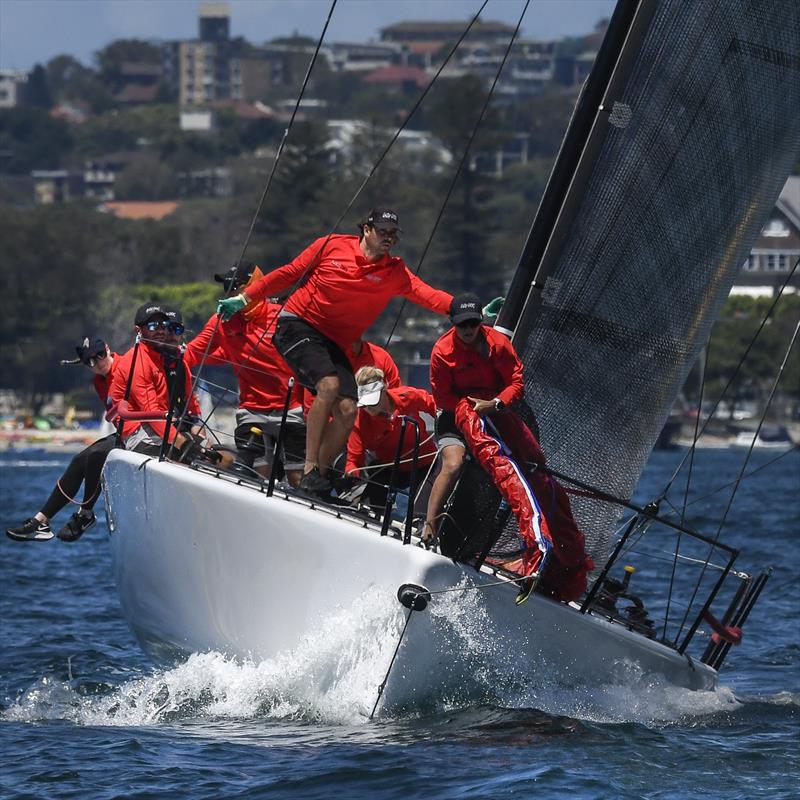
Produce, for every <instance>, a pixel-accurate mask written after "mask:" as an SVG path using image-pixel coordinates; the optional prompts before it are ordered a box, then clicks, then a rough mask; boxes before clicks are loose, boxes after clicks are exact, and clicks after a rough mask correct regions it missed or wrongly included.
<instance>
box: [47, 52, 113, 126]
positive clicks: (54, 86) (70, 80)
mask: <svg viewBox="0 0 800 800" xmlns="http://www.w3.org/2000/svg"><path fill="white" fill-rule="evenodd" d="M47 81H48V84H49V86H50V91H51V92H52V94H53V97H54V99H55V100H56V101H58V102H68V101H75V100H79V101H82V102H85V103H88V104H89V106H90V107H91V109H92V111H94V112H96V113H97V112H101V111H104V110H106V109H108V108H110V107H111V104H112V101H111V94H110V93H109V92H108V90H107V89H106V88H105V87H104V86H103V84H102V83H101V82H100V79H99V78H98V76H97V73H96V72H95V71H94V70H92V69H89V67H85V66H84V65H83V64H81V62H80V61H78V60H77V59H75V58H73V57H72V56H68V55H59V56H56V57H55V58H51V59H50V61H48V62H47Z"/></svg>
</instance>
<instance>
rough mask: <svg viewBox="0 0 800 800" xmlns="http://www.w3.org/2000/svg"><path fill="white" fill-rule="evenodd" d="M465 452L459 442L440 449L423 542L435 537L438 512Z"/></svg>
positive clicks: (450, 488) (456, 474) (446, 496)
mask: <svg viewBox="0 0 800 800" xmlns="http://www.w3.org/2000/svg"><path fill="white" fill-rule="evenodd" d="M465 453H466V451H465V449H464V448H463V447H462V446H461V445H459V444H449V445H447V447H445V448H444V449H443V450H442V454H441V458H442V468H441V470H440V471H439V474H438V475H437V476H436V480H434V482H433V486H432V487H431V496H430V498H429V499H428V511H427V513H426V515H425V528H424V530H423V532H422V539H423V541H425V542H429V541H433V540H434V539H435V538H436V529H437V528H438V523H439V519H438V518H439V514H440V513H441V511H442V508H443V506H444V503H445V500H447V498H448V497H449V496H450V492H452V491H453V487H454V486H455V485H456V479H457V478H458V473H459V472H460V471H461V465H462V464H463V463H464V455H465Z"/></svg>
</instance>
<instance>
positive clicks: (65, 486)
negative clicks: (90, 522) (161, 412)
mask: <svg viewBox="0 0 800 800" xmlns="http://www.w3.org/2000/svg"><path fill="white" fill-rule="evenodd" d="M116 438H117V435H116V434H115V433H112V434H111V435H110V436H105V437H104V438H102V439H98V440H97V441H96V442H93V443H92V444H90V445H89V446H88V447H87V448H86V449H85V450H81V452H80V453H78V454H77V455H76V456H75V457H74V458H73V459H72V461H70V462H69V466H68V467H67V469H66V470H65V471H64V474H63V475H62V476H61V477H60V478H59V479H58V483H57V484H56V486H55V488H54V489H53V491H52V492H51V494H50V497H48V498H47V502H46V503H45V504H44V505H43V506H42V514H44V515H45V516H46V517H47V519H52V518H53V517H54V516H55V515H56V514H57V513H58V512H59V511H61V509H62V508H64V506H65V505H66V504H67V503H68V502H69V499H70V498H71V499H73V500H77V499H78V490H79V489H80V488H81V482H83V484H84V487H83V502H82V503H81V507H82V508H87V509H88V508H91V507H92V506H93V505H94V504H95V502H96V501H97V498H98V497H99V496H100V473H101V472H102V470H103V464H105V463H106V457H107V456H108V454H109V453H110V452H111V451H112V450H113V449H114V441H115V439H116ZM59 487H60V488H59ZM76 511H77V509H76Z"/></svg>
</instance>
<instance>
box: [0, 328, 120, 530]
mask: <svg viewBox="0 0 800 800" xmlns="http://www.w3.org/2000/svg"><path fill="white" fill-rule="evenodd" d="M75 349H76V351H77V353H78V357H77V358H76V359H74V360H72V361H62V362H61V363H62V364H83V365H84V366H86V367H88V368H89V369H90V370H91V371H92V372H93V373H94V378H93V379H92V384H93V385H94V390H95V391H96V392H97V396H98V397H99V398H100V400H101V402H102V403H103V405H104V406H105V405H106V400H107V398H108V392H109V388H110V385H111V375H112V372H113V371H116V369H117V368H118V366H119V357H118V356H117V355H116V353H112V352H111V350H110V349H109V347H108V345H107V344H106V343H105V342H104V341H103V340H102V339H92V338H90V337H88V336H87V337H86V338H85V339H84V340H83V343H82V344H80V345H78V346H77V347H76V348H75ZM115 439H116V434H111V435H110V436H104V437H103V438H102V439H98V440H97V441H96V442H93V443H92V444H90V445H89V446H88V447H87V448H86V449H84V450H81V452H80V453H78V454H77V455H76V456H75V457H74V458H73V459H72V461H70V463H69V466H68V467H67V469H66V470H65V472H64V474H63V475H62V476H61V477H60V478H59V479H58V480H57V481H56V485H55V487H54V488H53V491H52V492H51V493H50V497H48V498H47V501H46V502H45V504H44V505H43V506H42V508H41V511H37V512H36V514H34V516H32V517H31V518H30V519H28V520H26V521H25V522H23V523H22V524H21V525H19V526H18V527H16V528H9V529H8V530H7V531H6V535H7V536H8V537H9V538H10V539H15V540H17V541H36V542H44V541H48V540H49V539H52V538H53V532H52V530H50V520H51V519H52V518H53V517H54V516H55V515H56V514H57V513H58V512H59V511H61V509H62V508H64V506H65V505H67V503H75V505H77V506H79V509H78V511H76V512H75V513H74V514H73V515H72V516H71V517H70V518H69V520H68V521H67V523H66V525H64V526H63V527H62V528H61V530H60V531H59V532H58V538H59V539H61V540H62V541H65V542H74V541H76V540H77V539H79V538H80V537H81V536H82V535H83V533H84V531H86V530H88V529H89V528H91V526H92V525H94V523H95V521H96V520H95V515H94V511H93V510H92V509H93V508H94V504H95V503H96V502H97V498H98V497H99V496H100V473H101V472H102V470H103V464H105V462H106V457H107V456H108V454H109V453H110V452H111V450H112V449H113V447H114V444H115ZM81 483H83V501H82V502H81V501H78V500H77V499H75V498H76V496H77V494H78V490H79V489H80V487H81Z"/></svg>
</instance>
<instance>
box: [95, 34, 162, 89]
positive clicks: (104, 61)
mask: <svg viewBox="0 0 800 800" xmlns="http://www.w3.org/2000/svg"><path fill="white" fill-rule="evenodd" d="M94 60H95V63H96V64H97V67H98V70H99V73H100V80H101V81H102V83H103V84H104V85H105V86H106V87H107V88H108V89H110V90H111V92H112V93H114V92H117V91H119V89H120V88H121V86H122V65H123V64H125V63H132V64H155V65H158V66H161V61H162V54H161V48H159V47H157V46H156V45H153V44H150V43H149V42H144V41H142V40H141V39H117V40H116V41H113V42H111V44H109V45H107V46H106V47H104V48H103V49H102V50H98V51H97V52H96V53H95V54H94Z"/></svg>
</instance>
